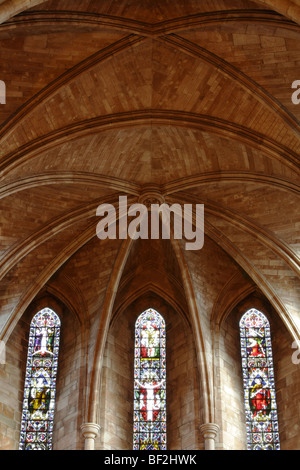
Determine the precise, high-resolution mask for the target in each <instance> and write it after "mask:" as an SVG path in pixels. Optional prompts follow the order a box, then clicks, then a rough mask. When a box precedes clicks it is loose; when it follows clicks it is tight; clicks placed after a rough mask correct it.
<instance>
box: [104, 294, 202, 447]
mask: <svg viewBox="0 0 300 470" xmlns="http://www.w3.org/2000/svg"><path fill="white" fill-rule="evenodd" d="M148 287H149V286H148ZM155 291H158V289H155V287H154V288H153V289H151V288H150V289H148V288H145V289H142V290H141V291H140V292H135V293H134V294H133V295H132V297H131V299H130V300H129V299H128V301H127V302H126V303H125V305H124V306H122V307H121V308H120V309H118V311H116V312H114V316H113V320H112V322H111V324H110V328H109V331H108V335H107V341H106V345H105V351H104V356H103V366H102V370H101V390H100V396H99V404H98V406H99V409H100V413H99V414H100V416H99V419H100V425H101V437H100V443H99V447H100V448H101V449H106V450H108V449H121V450H131V449H132V448H133V397H134V393H133V392H134V345H135V334H134V333H135V321H136V319H137V318H138V316H139V315H140V314H141V313H142V312H143V311H145V310H147V309H148V308H153V309H154V310H156V311H157V312H159V313H160V314H161V315H162V316H163V318H164V320H165V322H166V345H167V350H166V364H167V365H166V369H167V371H166V375H167V386H166V390H167V392H166V393H167V449H168V450H172V449H178V450H180V449H187V448H188V449H199V448H201V437H200V433H199V424H200V423H201V422H202V420H203V417H202V416H201V405H202V400H201V397H200V395H201V391H200V390H201V387H200V378H199V372H198V367H197V360H196V350H195V344H194V338H193V332H192V329H191V327H190V325H189V322H188V321H187V319H186V318H185V315H184V314H183V313H182V312H181V311H180V308H178V307H177V308H176V305H175V303H174V302H173V303H172V304H171V303H169V302H168V300H166V298H165V296H164V295H163V294H162V293H161V292H159V293H158V292H155Z"/></svg>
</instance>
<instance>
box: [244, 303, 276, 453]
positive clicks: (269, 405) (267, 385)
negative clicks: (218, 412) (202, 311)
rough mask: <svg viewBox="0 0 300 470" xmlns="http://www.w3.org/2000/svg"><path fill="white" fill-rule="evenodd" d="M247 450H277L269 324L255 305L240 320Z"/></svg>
mask: <svg viewBox="0 0 300 470" xmlns="http://www.w3.org/2000/svg"><path fill="white" fill-rule="evenodd" d="M240 339H241V357H242V369H243V385H244V399H245V412H246V429H247V447H248V450H279V448H280V444H279V433H278V419H277V405H276V396H275V383H274V370H273V356H272V346H271V333H270V325H269V321H268V319H267V318H266V316H265V315H264V314H263V313H262V312H259V311H258V310H256V309H250V310H248V311H247V312H246V313H245V314H244V315H243V316H242V318H241V320H240Z"/></svg>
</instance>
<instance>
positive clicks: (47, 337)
mask: <svg viewBox="0 0 300 470" xmlns="http://www.w3.org/2000/svg"><path fill="white" fill-rule="evenodd" d="M59 337H60V319H59V317H58V316H57V314H56V313H55V312H53V310H50V309H49V308H45V309H43V310H41V311H40V312H38V313H37V314H36V315H35V316H34V317H33V319H32V321H31V324H30V333H29V344H28V353H27V365H26V375H25V388H24V399H23V412H22V422H21V435H20V447H19V449H20V450H51V449H52V431H53V418H54V406H55V391H56V373H57V361H58V350H59Z"/></svg>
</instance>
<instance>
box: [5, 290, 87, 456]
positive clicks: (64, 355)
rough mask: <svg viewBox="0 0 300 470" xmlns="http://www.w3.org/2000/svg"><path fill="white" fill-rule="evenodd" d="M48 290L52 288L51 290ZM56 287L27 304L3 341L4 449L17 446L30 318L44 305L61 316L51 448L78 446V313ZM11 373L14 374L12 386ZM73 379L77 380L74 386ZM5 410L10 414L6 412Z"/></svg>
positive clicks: (80, 389)
mask: <svg viewBox="0 0 300 470" xmlns="http://www.w3.org/2000/svg"><path fill="white" fill-rule="evenodd" d="M50 291H51V292H50ZM54 291H55V289H54V288H52V289H49V290H47V289H44V290H43V291H41V292H40V293H39V294H38V295H37V296H36V298H35V299H34V300H33V301H32V302H31V303H30V305H29V306H28V307H27V309H26V310H25V312H24V313H23V315H22V316H21V318H20V319H19V321H18V322H17V324H16V325H15V328H14V329H13V331H12V333H11V335H10V337H9V339H8V341H7V343H6V366H5V368H4V369H3V374H2V375H1V378H0V386H1V390H3V394H1V404H2V406H1V410H5V409H6V411H5V412H4V413H2V412H1V413H0V422H1V423H2V425H3V426H4V428H5V429H4V433H5V434H6V435H7V436H10V437H9V438H7V439H4V441H6V442H5V444H4V446H7V447H6V448H7V449H10V450H11V449H15V450H17V449H18V448H19V439H20V430H21V411H22V403H23V393H24V384H25V370H26V358H27V347H28V336H29V329H30V322H31V320H32V318H33V316H34V315H35V314H36V313H38V312H39V311H41V310H43V309H44V308H49V309H51V310H53V311H54V312H55V313H56V314H57V315H58V316H59V318H60V321H61V332H60V348H59V355H58V369H57V382H56V400H55V415H54V428H53V450H62V449H69V450H72V449H80V448H81V436H80V435H79V433H78V429H79V426H80V424H81V422H82V417H81V415H80V412H79V413H78V410H81V409H82V406H81V403H82V401H83V391H84V387H83V385H84V377H83V376H82V370H83V368H82V360H83V359H84V351H83V349H82V337H81V334H80V333H81V328H80V323H79V321H78V316H77V315H75V313H74V311H72V309H71V308H69V307H68V306H66V304H65V303H64V302H62V301H61V299H60V298H59V297H60V296H59V295H56V293H55V292H54ZM10 376H13V377H14V387H12V386H11V383H10V381H11V379H10ZM74 383H76V384H77V386H76V390H74ZM8 410H11V411H10V412H9V415H10V418H9V419H7V417H6V416H5V414H6V413H7V411H8Z"/></svg>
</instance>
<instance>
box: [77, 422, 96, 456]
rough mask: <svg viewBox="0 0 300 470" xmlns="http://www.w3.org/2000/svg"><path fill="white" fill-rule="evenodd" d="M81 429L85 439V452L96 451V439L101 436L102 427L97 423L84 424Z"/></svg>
mask: <svg viewBox="0 0 300 470" xmlns="http://www.w3.org/2000/svg"><path fill="white" fill-rule="evenodd" d="M80 429H81V432H82V435H83V437H84V439H85V442H84V450H94V449H95V439H96V437H97V436H98V435H99V432H100V426H99V425H98V424H96V423H84V424H82V425H81V426H80Z"/></svg>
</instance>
